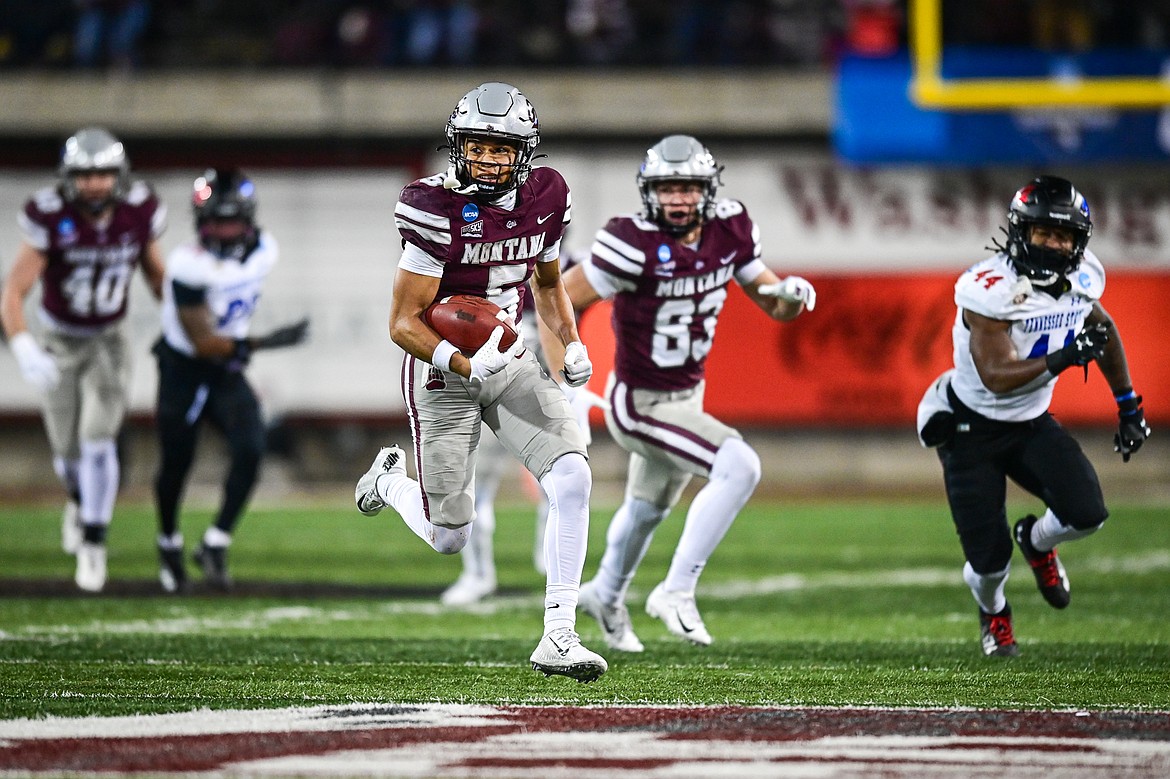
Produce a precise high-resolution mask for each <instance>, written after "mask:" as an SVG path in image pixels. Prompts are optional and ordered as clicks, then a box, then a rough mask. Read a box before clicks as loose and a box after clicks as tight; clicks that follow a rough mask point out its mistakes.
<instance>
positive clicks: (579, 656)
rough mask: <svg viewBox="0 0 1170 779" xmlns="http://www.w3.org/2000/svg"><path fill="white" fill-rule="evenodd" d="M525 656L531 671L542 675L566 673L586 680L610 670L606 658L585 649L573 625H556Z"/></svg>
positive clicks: (563, 674) (574, 677)
mask: <svg viewBox="0 0 1170 779" xmlns="http://www.w3.org/2000/svg"><path fill="white" fill-rule="evenodd" d="M528 659H529V661H530V662H531V663H532V670H534V671H540V672H541V673H543V674H544V675H545V676H552V675H554V674H556V675H557V676H568V677H569V678H570V679H576V680H577V681H579V682H586V683H587V682H593V681H596V680H597V679H598V678H599V677H600V676H601V675H602V674H603V673H605V672H606V671H608V670H609V664H608V663H606V662H605V658H604V657H602V656H601V655H599V654H597V653H596V652H591V651H590V650H588V649H586V648H585V647H584V645H582V643H581V637H580V636H578V635H577V633H576V632H575V631H574V630H573V629H572V628H557V629H556V630H553V631H550V632H549V633H546V634H545V636H544V638H542V639H540V643H539V644H537V645H536V649H534V650H533V652H532V656H531V657H530V658H528Z"/></svg>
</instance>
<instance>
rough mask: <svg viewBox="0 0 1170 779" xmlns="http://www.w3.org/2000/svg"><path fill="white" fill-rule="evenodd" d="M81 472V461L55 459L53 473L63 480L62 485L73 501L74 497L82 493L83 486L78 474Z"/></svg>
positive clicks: (63, 458) (62, 458)
mask: <svg viewBox="0 0 1170 779" xmlns="http://www.w3.org/2000/svg"><path fill="white" fill-rule="evenodd" d="M80 470H81V460H77V459H72V458H68V459H67V458H65V457H54V458H53V471H54V472H55V473H56V474H57V478H58V479H60V480H61V484H62V485H64V487H65V492H66V493H67V494H68V495H69V500H73V498H74V496H76V495H79V494H80V493H81V484H80V482H79V477H78V472H79V471H80Z"/></svg>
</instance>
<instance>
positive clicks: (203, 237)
mask: <svg viewBox="0 0 1170 779" xmlns="http://www.w3.org/2000/svg"><path fill="white" fill-rule="evenodd" d="M192 206H193V209H194V212H195V228H196V231H197V233H198V240H197V241H196V242H193V243H191V244H188V245H184V246H179V247H177V248H176V249H175V250H174V251H172V252H171V255H170V257H168V259H167V273H166V283H165V284H164V286H163V307H162V326H163V335H162V338H161V339H159V341H158V343H157V344H155V348H154V352H155V355H156V356H157V358H158V370H159V382H158V436H159V450H160V452H159V454H160V457H159V472H158V476H157V478H156V479H155V485H154V486H155V500H156V502H157V505H158V521H159V535H158V551H159V558H160V560H161V563H162V567H161V569H160V572H159V579H160V581H161V583H162V586H163V589H164V590H166V591H167V592H183V591H185V590H186V589H187V572H186V569H185V567H184V565H183V536H182V534H181V533H180V532H179V503H180V500H181V498H182V494H183V487H184V485H185V483H186V481H187V474H188V473H189V472H190V470H191V464H192V462H193V461H194V458H195V444H196V443H197V441H198V437H199V429H200V426H201V423H202V422H203V420H205V419H206V420H207V421H208V422H210V423H211V424H212V425H213V426H214V427H216V428H218V429H219V430H220V432H222V433H223V435H224V437H225V438H226V440H227V444H228V448H229V450H230V452H231V462H230V465H229V466H228V472H227V479H226V481H225V483H224V492H223V502H222V504H221V505H220V508H219V512H218V514H217V515H216V518H215V524H213V525H212V526H211V527H209V528H208V529H207V531H206V532H205V533H204V534H203V540H202V543H201V544H200V545H199V549H198V550H197V551H196V552H195V562H196V563H198V565H199V566H200V567H201V568H202V569H203V575H204V578H205V579H206V581H207V583H208V584H210V585H211V586H212V587H215V588H217V589H222V590H226V589H229V588H230V587H231V584H232V581H231V578H230V577H229V576H228V571H227V548H228V545H229V544H230V543H231V540H232V532H233V530H234V529H235V526H236V523H237V522H238V521H239V518H240V515H241V514H242V513H243V510H244V506H245V504H246V503H247V500H248V496H249V495H250V494H251V492H252V488H253V487H254V486H255V484H256V477H257V474H258V471H259V468H260V459H261V457H262V456H263V453H264V421H263V419H262V418H261V414H260V403H259V401H258V400H257V399H256V393H255V392H253V391H252V387H251V386H250V385H249V384H248V380H247V379H246V378H245V377H244V367H245V366H246V365H247V364H248V360H249V358H250V357H251V355H252V353H253V352H254V351H256V350H258V349H274V348H278V347H283V346H292V345H294V344H298V343H300V342H301V341H303V340H304V339H305V337H306V335H307V331H308V325H309V323H308V320H307V319H305V320H301V321H300V322H297V323H296V324H292V325H288V326H286V327H282V328H280V329H278V330H275V331H273V332H272V333H270V334H268V335H266V336H262V337H258V336H249V334H248V333H249V330H250V328H251V323H252V315H253V313H255V311H256V305H257V302H258V301H259V299H260V292H261V290H262V289H263V287H264V282H265V280H266V279H267V278H268V274H269V273H271V272H272V269H273V267H274V266H275V265H276V262H277V258H278V256H279V252H278V249H277V245H276V240H275V239H274V238H273V237H272V235H271V234H270V233H268V232H267V231H265V230H261V229H260V228H259V227H258V226H257V225H256V223H255V215H256V191H255V186H254V185H253V184H252V181H251V180H250V179H249V178H248V177H247V176H245V175H244V174H243V173H241V172H240V171H238V170H214V169H213V170H208V171H207V172H205V173H204V174H203V175H202V176H200V177H199V178H197V179H196V180H195V186H194V192H193V196H192Z"/></svg>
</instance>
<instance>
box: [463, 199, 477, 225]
mask: <svg viewBox="0 0 1170 779" xmlns="http://www.w3.org/2000/svg"><path fill="white" fill-rule="evenodd" d="M476 219H479V207H478V206H476V205H475V203H468V204H467V205H465V206H463V221H464V222H474V221H475V220H476Z"/></svg>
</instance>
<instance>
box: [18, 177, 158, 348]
mask: <svg viewBox="0 0 1170 779" xmlns="http://www.w3.org/2000/svg"><path fill="white" fill-rule="evenodd" d="M18 221H19V222H20V229H21V232H22V233H23V236H24V240H25V241H27V242H28V244H29V245H30V246H32V247H33V248H35V249H38V250H40V251H42V252H44V253H45V254H46V255H47V256H48V258H49V264H48V265H47V266H46V268H45V272H44V274H43V275H42V276H41V308H43V309H44V311H45V312H46V313H48V314H49V316H50V317H51V318H52V320H53V322H54V323H55V324H56V325H58V326H59V327H60V328H61V329H63V330H66V331H75V332H86V331H91V330H96V329H98V328H101V327H104V326H105V325H108V324H110V323H112V322H116V321H118V320H120V319H122V318H123V317H124V316H125V315H126V302H127V300H128V298H129V287H130V278H131V277H132V276H133V275H134V269H135V268H136V267H137V266H138V265H139V263H140V261H141V258H142V256H143V254H144V252H145V251H146V247H147V246H148V245H149V244H150V242H151V241H152V240H154V239H155V238H157V237H158V236H159V235H160V234H161V233H162V231H163V229H164V228H165V226H166V207H165V206H164V205H162V204H161V203H160V202H159V200H158V198H157V197H156V196H155V194H154V192H153V191H151V189H150V187H149V186H147V185H146V184H145V183H143V182H140V181H136V182H134V183H133V184H131V186H130V188H129V191H128V192H127V193H126V195H125V197H124V198H122V199H121V200H119V201H118V203H117V205H115V206H114V213H113V216H112V217H111V218H110V220H109V222H108V223H106V224H104V225H101V226H95V225H93V224H92V223H91V222H90V221H89V220H88V219H87V218H86V217H85V216H84V215H83V214H82V212H81V211H79V210H78V209H77V208H75V207H74V206H73V204H72V203H70V202H68V201H66V200H65V198H64V197H63V196H62V195H61V192H60V190H58V189H55V188H46V189H42V190H39V191H38V192H37V193H36V194H34V195H33V196H32V197H31V198H30V199H29V200H28V202H26V203H25V205H24V210H22V211H21V212H20V216H19V220H18Z"/></svg>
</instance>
